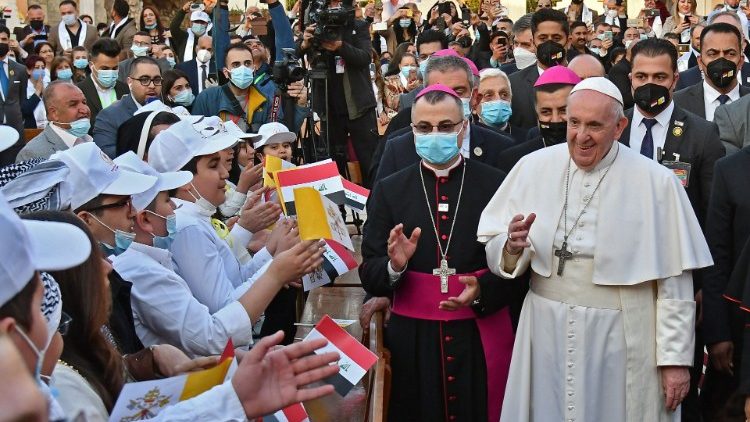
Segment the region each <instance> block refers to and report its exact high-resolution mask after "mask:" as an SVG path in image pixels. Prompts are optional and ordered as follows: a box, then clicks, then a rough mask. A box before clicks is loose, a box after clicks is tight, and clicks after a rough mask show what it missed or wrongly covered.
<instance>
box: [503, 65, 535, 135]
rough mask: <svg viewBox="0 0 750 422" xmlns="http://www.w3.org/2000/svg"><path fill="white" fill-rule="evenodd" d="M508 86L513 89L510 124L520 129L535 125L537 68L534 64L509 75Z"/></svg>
mask: <svg viewBox="0 0 750 422" xmlns="http://www.w3.org/2000/svg"><path fill="white" fill-rule="evenodd" d="M508 79H510V87H511V90H512V91H513V99H512V100H511V107H512V108H513V115H512V116H510V124H511V125H513V126H516V127H520V128H522V129H528V128H530V127H532V126H534V125H536V110H535V109H534V98H535V97H534V83H535V82H536V80H537V79H539V70H538V69H537V66H536V65H535V64H533V65H531V66H529V67H527V68H526V69H522V70H519V71H518V72H516V73H514V74H512V75H510V76H509V77H508Z"/></svg>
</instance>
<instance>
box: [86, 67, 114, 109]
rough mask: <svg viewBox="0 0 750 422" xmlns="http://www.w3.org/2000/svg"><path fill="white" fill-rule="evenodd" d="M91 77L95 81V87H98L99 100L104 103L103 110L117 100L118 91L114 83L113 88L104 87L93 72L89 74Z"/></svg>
mask: <svg viewBox="0 0 750 422" xmlns="http://www.w3.org/2000/svg"><path fill="white" fill-rule="evenodd" d="M89 78H91V80H93V81H94V87H95V88H96V93H97V94H98V95H99V101H100V102H101V103H102V110H104V109H105V108H107V107H109V106H111V105H112V103H114V102H115V101H117V92H116V91H115V87H114V85H113V86H112V88H104V87H102V86H101V85H99V82H98V81H97V80H96V77H95V76H94V74H93V73H92V74H91V75H89Z"/></svg>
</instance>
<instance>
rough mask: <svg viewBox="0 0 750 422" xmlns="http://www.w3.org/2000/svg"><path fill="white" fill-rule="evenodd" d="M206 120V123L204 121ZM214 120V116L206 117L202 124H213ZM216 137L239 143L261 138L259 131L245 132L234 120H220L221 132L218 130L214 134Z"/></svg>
mask: <svg viewBox="0 0 750 422" xmlns="http://www.w3.org/2000/svg"><path fill="white" fill-rule="evenodd" d="M204 122H205V123H204ZM213 123H214V120H213V118H206V119H204V120H203V121H202V122H201V124H204V125H207V124H213ZM213 138H214V139H225V138H226V139H227V141H229V140H232V141H234V143H235V144H237V143H238V142H240V141H250V142H255V141H257V140H258V139H260V138H261V136H260V134H257V133H247V132H244V131H243V130H242V129H240V127H239V126H237V124H236V123H234V122H233V121H231V120H230V121H227V122H221V121H220V122H219V132H216V133H215V134H214V135H213Z"/></svg>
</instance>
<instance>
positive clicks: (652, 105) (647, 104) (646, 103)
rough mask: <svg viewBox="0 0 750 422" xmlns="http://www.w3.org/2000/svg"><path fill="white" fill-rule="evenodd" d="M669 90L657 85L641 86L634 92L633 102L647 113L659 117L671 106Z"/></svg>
mask: <svg viewBox="0 0 750 422" xmlns="http://www.w3.org/2000/svg"><path fill="white" fill-rule="evenodd" d="M669 100H670V97H669V89H667V88H665V87H663V86H661V85H657V84H646V85H641V86H639V87H638V88H636V89H635V91H633V101H634V102H635V104H636V105H637V106H638V108H640V109H641V110H643V111H645V112H646V113H649V114H653V115H657V114H659V113H661V112H662V111H664V109H665V108H667V106H668V105H669Z"/></svg>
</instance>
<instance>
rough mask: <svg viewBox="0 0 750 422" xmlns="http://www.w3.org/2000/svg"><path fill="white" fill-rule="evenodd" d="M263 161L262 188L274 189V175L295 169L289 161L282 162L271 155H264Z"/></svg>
mask: <svg viewBox="0 0 750 422" xmlns="http://www.w3.org/2000/svg"><path fill="white" fill-rule="evenodd" d="M263 160H264V162H263V186H268V187H271V188H275V187H276V182H275V181H274V178H273V174H274V173H276V172H277V171H280V170H287V169H293V168H296V167H297V166H295V165H294V164H292V163H290V162H289V161H286V160H282V159H281V158H279V157H274V156H273V155H266V156H265V157H264V159H263Z"/></svg>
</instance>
